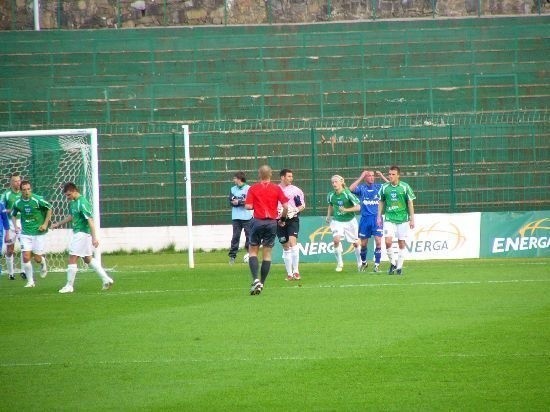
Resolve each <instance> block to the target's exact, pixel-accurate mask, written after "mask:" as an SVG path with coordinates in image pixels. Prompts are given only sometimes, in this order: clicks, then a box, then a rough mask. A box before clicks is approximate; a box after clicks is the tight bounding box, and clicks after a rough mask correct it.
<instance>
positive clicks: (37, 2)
mask: <svg viewBox="0 0 550 412" xmlns="http://www.w3.org/2000/svg"><path fill="white" fill-rule="evenodd" d="M33 6H34V7H33V11H34V30H36V31H40V0H34V5H33Z"/></svg>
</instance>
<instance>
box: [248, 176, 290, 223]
mask: <svg viewBox="0 0 550 412" xmlns="http://www.w3.org/2000/svg"><path fill="white" fill-rule="evenodd" d="M279 202H281V203H287V202H288V198H287V197H286V196H285V194H284V193H283V190H282V189H281V188H280V186H279V185H276V184H275V183H272V182H258V183H254V184H253V185H252V186H250V189H248V193H247V194H246V200H245V203H246V204H247V205H252V207H253V208H254V218H255V219H277V215H278V213H277V205H278V204H279Z"/></svg>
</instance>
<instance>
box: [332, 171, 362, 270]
mask: <svg viewBox="0 0 550 412" xmlns="http://www.w3.org/2000/svg"><path fill="white" fill-rule="evenodd" d="M330 182H331V183H332V188H333V189H334V190H333V191H332V192H330V193H329V194H328V196H327V202H328V210H327V218H326V221H327V223H330V230H331V232H332V240H333V242H334V255H335V256H336V272H341V271H342V269H343V268H344V261H343V259H342V254H343V252H344V250H343V247H342V243H341V240H342V239H346V240H347V241H348V242H349V243H352V244H353V247H354V248H355V257H356V259H357V267H361V248H360V243H359V238H358V237H357V233H358V231H359V225H358V224H357V220H356V219H355V212H358V211H359V210H360V209H361V203H360V202H359V199H358V198H357V196H355V195H354V194H353V193H351V192H350V190H349V189H348V188H347V187H346V184H345V182H344V178H343V177H342V176H340V175H334V176H332V178H331V179H330Z"/></svg>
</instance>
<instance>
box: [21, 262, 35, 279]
mask: <svg viewBox="0 0 550 412" xmlns="http://www.w3.org/2000/svg"><path fill="white" fill-rule="evenodd" d="M23 272H25V276H27V283H34V274H33V270H32V263H31V262H27V263H23Z"/></svg>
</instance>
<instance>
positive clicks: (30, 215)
mask: <svg viewBox="0 0 550 412" xmlns="http://www.w3.org/2000/svg"><path fill="white" fill-rule="evenodd" d="M51 208H52V205H51V204H50V203H49V202H48V201H46V200H44V198H43V197H42V196H39V195H35V194H31V197H30V198H29V199H27V200H25V199H23V198H22V197H21V198H19V199H17V200H16V202H15V203H14V204H13V208H12V210H11V215H12V216H17V215H18V214H19V215H20V216H21V232H22V233H23V234H24V235H31V236H36V235H43V234H45V233H46V232H47V231H48V230H47V229H46V230H45V231H44V232H41V231H40V230H38V228H39V227H40V226H42V225H43V224H44V221H45V220H46V214H47V213H48V210H50V209H51Z"/></svg>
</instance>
